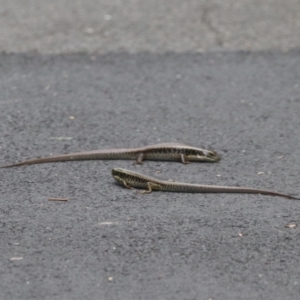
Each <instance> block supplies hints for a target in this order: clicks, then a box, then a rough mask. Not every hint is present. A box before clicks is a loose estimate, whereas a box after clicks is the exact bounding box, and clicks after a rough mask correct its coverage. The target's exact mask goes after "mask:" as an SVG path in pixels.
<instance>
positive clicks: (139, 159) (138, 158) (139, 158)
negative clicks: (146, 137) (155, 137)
mask: <svg viewBox="0 0 300 300" xmlns="http://www.w3.org/2000/svg"><path fill="white" fill-rule="evenodd" d="M144 158H145V154H144V153H140V154H139V155H138V157H137V159H136V161H135V162H133V163H132V164H133V165H142V164H143V160H144Z"/></svg>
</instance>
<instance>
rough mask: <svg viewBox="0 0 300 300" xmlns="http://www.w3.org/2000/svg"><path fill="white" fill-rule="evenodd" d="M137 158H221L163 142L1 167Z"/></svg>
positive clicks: (213, 153)
mask: <svg viewBox="0 0 300 300" xmlns="http://www.w3.org/2000/svg"><path fill="white" fill-rule="evenodd" d="M113 159H121V160H123V159H124V160H125V159H126V160H127V159H129V160H136V163H138V164H142V163H143V161H144V160H169V161H181V162H182V163H184V164H187V163H189V162H216V161H218V160H220V157H219V155H218V154H217V153H216V152H214V151H211V150H206V149H202V148H196V147H192V146H188V145H183V144H178V143H163V144H157V145H150V146H146V147H140V148H124V149H103V150H95V151H85V152H78V153H70V154H63V155H57V156H50V157H45V158H35V159H30V160H26V161H22V162H19V163H15V164H11V165H6V166H2V167H0V168H11V167H19V166H26V165H33V164H42V163H50V162H62V161H74V160H113Z"/></svg>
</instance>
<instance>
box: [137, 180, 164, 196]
mask: <svg viewBox="0 0 300 300" xmlns="http://www.w3.org/2000/svg"><path fill="white" fill-rule="evenodd" d="M159 189H160V185H159V184H156V183H154V182H151V181H148V182H147V189H146V190H143V191H141V192H140V193H141V194H150V193H152V191H153V190H159Z"/></svg>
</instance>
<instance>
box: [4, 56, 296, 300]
mask: <svg viewBox="0 0 300 300" xmlns="http://www.w3.org/2000/svg"><path fill="white" fill-rule="evenodd" d="M299 64H300V52H299V51H291V52H288V53H285V54H283V53H276V52H256V53H246V52H232V53H226V52H223V53H207V54H192V53H190V54H175V53H169V54H150V53H141V54H136V55H133V54H128V53H115V54H113V53H111V54H106V55H93V56H91V55H87V54H82V55H80V54H76V55H75V54H73V55H71V54H70V55H61V56H58V55H57V56H51V55H33V54H32V55H6V54H2V55H1V56H0V90H1V96H0V120H1V122H0V132H1V135H0V146H1V148H0V163H1V164H7V163H12V162H15V161H18V160H22V159H26V158H32V157H37V156H46V155H50V154H51V153H54V154H59V153H67V152H74V151H82V150H93V149H99V148H101V149H102V148H110V147H134V146H143V145H148V144H152V143H157V142H166V141H178V142H184V143H187V144H191V145H195V146H203V147H207V148H213V149H214V150H216V151H218V152H219V153H220V154H221V156H222V160H221V161H220V162H219V163H216V164H197V163H193V164H189V165H187V166H185V165H182V164H180V163H170V162H150V161H149V162H145V163H144V165H143V166H138V165H132V162H130V161H84V162H68V163H52V164H43V165H34V166H28V167H20V168H14V169H0V179H1V180H0V189H1V196H0V213H1V218H0V237H1V239H0V241H1V242H0V278H1V280H0V290H1V295H0V298H1V299H51V300H52V299H145V300H146V299H204V300H208V299H213V300H217V299H222V300H223V299H247V300H248V299H249V300H250V299H264V300H268V299H270V300H271V299H272V300H274V299H299V292H300V239H299V234H300V231H299V230H300V229H299V227H297V226H294V225H293V224H298V223H299V215H300V202H297V201H291V200H287V199H284V198H279V197H269V196H260V195H258V196H257V195H256V196H255V195H235V194H227V195H226V194H219V195H214V194H210V195H206V194H180V193H162V192H156V193H152V194H149V195H139V194H136V193H135V192H134V191H131V190H127V189H124V188H122V187H120V186H118V185H116V184H115V183H114V180H113V178H112V177H111V175H110V172H111V169H112V167H123V168H128V169H132V170H137V171H140V172H143V173H145V174H149V175H152V176H157V177H159V178H164V179H173V180H178V181H183V182H190V183H192V182H194V183H205V184H216V185H240V186H250V187H260V188H268V189H275V190H277V191H280V192H284V193H289V194H293V195H298V196H299V195H300V190H299V176H300V170H299V163H298V162H299V148H300V135H299V132H300V122H299V112H300V97H299V92H300V69H299ZM51 197H66V198H69V199H70V200H69V201H68V202H64V203H58V202H50V201H48V200H47V199H48V198H51ZM286 225H290V227H286Z"/></svg>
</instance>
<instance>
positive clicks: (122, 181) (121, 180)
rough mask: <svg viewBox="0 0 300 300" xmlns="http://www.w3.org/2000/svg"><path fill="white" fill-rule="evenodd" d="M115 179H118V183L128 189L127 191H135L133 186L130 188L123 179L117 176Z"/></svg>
mask: <svg viewBox="0 0 300 300" xmlns="http://www.w3.org/2000/svg"><path fill="white" fill-rule="evenodd" d="M115 179H116V180H117V181H118V182H120V183H122V184H123V186H124V187H126V188H127V189H130V190H133V188H132V187H131V186H129V185H128V184H127V183H126V181H125V180H123V179H122V178H121V177H119V176H115Z"/></svg>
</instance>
